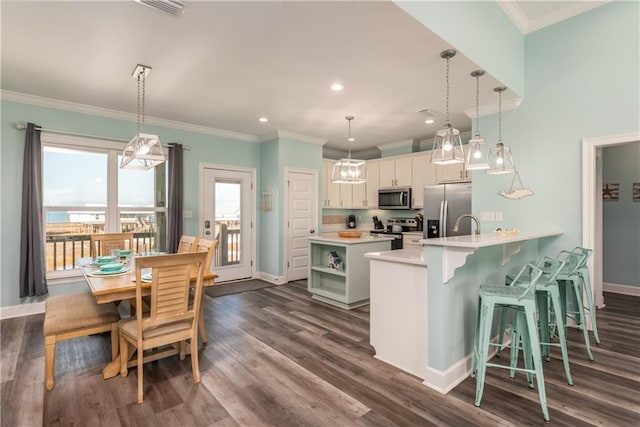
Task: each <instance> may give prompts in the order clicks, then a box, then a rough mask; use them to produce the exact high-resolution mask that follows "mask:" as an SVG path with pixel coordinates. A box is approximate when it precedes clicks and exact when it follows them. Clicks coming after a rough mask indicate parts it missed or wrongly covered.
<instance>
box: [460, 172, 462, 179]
mask: <svg viewBox="0 0 640 427" xmlns="http://www.w3.org/2000/svg"><path fill="white" fill-rule="evenodd" d="M460 179H462V171H460Z"/></svg>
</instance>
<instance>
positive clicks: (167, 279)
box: [119, 252, 207, 403]
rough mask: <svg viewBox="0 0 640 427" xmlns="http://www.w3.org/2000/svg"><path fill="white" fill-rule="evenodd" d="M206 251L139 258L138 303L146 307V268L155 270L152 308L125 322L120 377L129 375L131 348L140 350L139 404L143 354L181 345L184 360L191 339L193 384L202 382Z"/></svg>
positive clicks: (142, 394) (139, 311) (122, 321)
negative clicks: (201, 314) (201, 318)
mask: <svg viewBox="0 0 640 427" xmlns="http://www.w3.org/2000/svg"><path fill="white" fill-rule="evenodd" d="M206 258H207V255H206V253H204V252H191V253H187V254H170V255H159V256H148V257H140V258H138V259H136V303H137V305H138V306H139V307H140V306H142V269H147V268H150V269H151V277H152V279H151V305H150V311H149V313H143V311H142V310H137V311H136V316H135V317H132V318H128V319H123V320H121V321H120V323H119V328H120V357H121V358H120V374H121V375H122V376H123V377H124V376H126V375H127V363H128V361H129V347H130V346H133V347H134V348H136V350H137V367H138V403H142V402H143V400H144V388H143V371H144V369H143V361H144V358H143V353H144V351H145V350H148V349H152V348H157V347H161V346H164V345H169V344H176V343H179V344H180V349H181V351H180V356H181V359H183V358H184V356H183V355H184V346H185V343H186V340H190V348H191V370H192V374H193V382H194V383H199V382H200V369H199V366H198V337H197V333H198V331H197V330H198V327H197V325H198V322H197V320H198V313H199V311H200V302H201V301H202V284H203V279H202V277H203V274H204V265H205V261H206ZM194 268H195V269H196V271H197V276H196V277H197V279H196V286H195V293H194V300H193V305H192V306H190V305H189V289H190V282H191V275H192V271H193V270H194Z"/></svg>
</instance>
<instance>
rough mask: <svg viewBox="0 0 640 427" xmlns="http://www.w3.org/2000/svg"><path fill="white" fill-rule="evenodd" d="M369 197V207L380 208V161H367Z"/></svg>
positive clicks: (367, 202)
mask: <svg viewBox="0 0 640 427" xmlns="http://www.w3.org/2000/svg"><path fill="white" fill-rule="evenodd" d="M366 186H367V198H366V199H365V203H366V207H367V208H368V209H377V208H378V189H379V188H380V162H371V161H369V162H367V184H366Z"/></svg>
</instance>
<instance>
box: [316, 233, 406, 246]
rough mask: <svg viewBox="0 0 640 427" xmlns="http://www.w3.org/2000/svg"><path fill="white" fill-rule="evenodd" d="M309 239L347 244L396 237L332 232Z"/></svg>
mask: <svg viewBox="0 0 640 427" xmlns="http://www.w3.org/2000/svg"><path fill="white" fill-rule="evenodd" d="M358 231H359V230H358ZM308 239H309V240H310V241H314V242H327V243H342V244H347V245H357V244H363V243H375V242H383V241H390V240H394V237H387V236H380V237H378V236H370V235H368V234H367V233H362V236H360V237H358V238H352V237H340V236H338V235H337V234H335V233H332V234H324V235H323V236H313V237H309V238H308Z"/></svg>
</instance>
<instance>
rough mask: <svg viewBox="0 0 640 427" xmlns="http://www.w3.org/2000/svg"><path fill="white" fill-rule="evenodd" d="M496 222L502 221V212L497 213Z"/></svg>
mask: <svg viewBox="0 0 640 427" xmlns="http://www.w3.org/2000/svg"><path fill="white" fill-rule="evenodd" d="M496 221H502V212H496Z"/></svg>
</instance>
